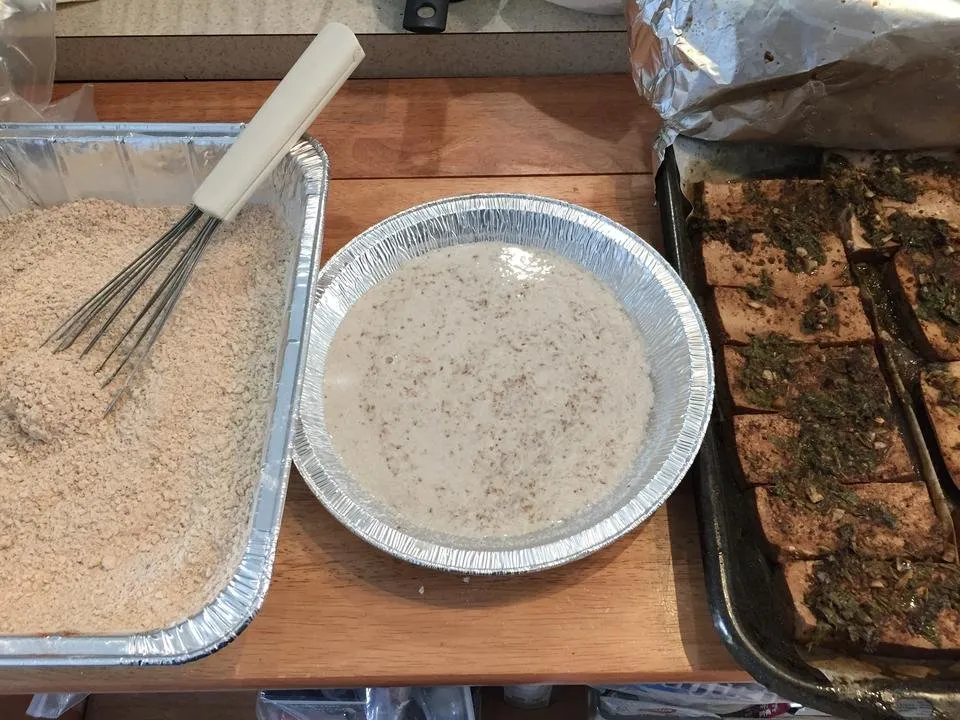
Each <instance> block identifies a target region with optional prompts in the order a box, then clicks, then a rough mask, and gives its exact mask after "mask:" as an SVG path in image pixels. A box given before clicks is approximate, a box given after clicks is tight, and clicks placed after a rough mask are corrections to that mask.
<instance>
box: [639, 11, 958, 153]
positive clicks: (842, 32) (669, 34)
mask: <svg viewBox="0 0 960 720" xmlns="http://www.w3.org/2000/svg"><path fill="white" fill-rule="evenodd" d="M627 17H628V21H629V26H630V56H631V64H632V67H633V75H634V79H635V81H636V83H637V87H638V89H639V90H640V92H641V93H642V94H643V96H644V97H645V98H646V99H647V100H648V101H649V102H650V103H651V104H652V105H653V107H654V108H655V109H656V110H657V112H658V113H659V114H660V116H661V117H662V118H663V120H664V125H663V128H662V130H661V132H660V134H659V136H658V138H657V141H656V143H655V150H656V153H657V155H658V158H662V155H663V151H664V150H665V149H666V148H667V147H668V146H669V145H670V144H671V143H672V142H673V140H674V139H675V138H676V136H677V135H678V134H684V135H689V136H692V137H698V138H703V139H706V140H732V141H752V142H758V141H760V142H777V143H781V142H782V143H789V144H798V145H817V146H821V147H848V148H858V149H891V150H893V149H911V148H934V147H948V146H957V145H960V0H628V1H627Z"/></svg>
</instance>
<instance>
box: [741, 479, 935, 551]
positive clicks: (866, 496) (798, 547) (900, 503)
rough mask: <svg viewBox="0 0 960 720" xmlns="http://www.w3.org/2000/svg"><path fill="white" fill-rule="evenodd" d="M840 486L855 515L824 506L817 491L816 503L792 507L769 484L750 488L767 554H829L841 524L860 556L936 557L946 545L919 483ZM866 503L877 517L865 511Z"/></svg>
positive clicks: (839, 540) (838, 544)
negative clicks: (858, 506) (849, 529)
mask: <svg viewBox="0 0 960 720" xmlns="http://www.w3.org/2000/svg"><path fill="white" fill-rule="evenodd" d="M844 490H845V491H846V492H849V493H851V494H852V495H854V496H856V500H858V501H859V502H861V503H864V506H863V507H864V510H863V511H862V513H861V514H857V511H856V510H851V509H846V510H845V509H843V508H841V507H833V508H829V506H827V503H828V500H825V499H823V496H822V495H820V496H819V497H820V499H819V501H818V503H813V502H810V503H809V507H807V506H806V505H805V506H803V507H797V506H796V505H795V504H792V503H790V502H788V501H786V500H782V499H781V498H779V497H778V496H777V495H776V491H775V489H774V488H769V487H758V488H754V489H752V490H751V491H750V494H751V495H752V497H753V502H754V503H755V505H756V508H757V516H758V517H759V520H760V530H761V532H762V533H763V538H764V541H765V542H766V546H767V550H768V552H769V554H770V555H771V556H772V557H773V558H775V559H776V560H777V561H778V562H785V561H787V560H806V559H811V558H817V557H823V556H824V555H829V554H830V553H834V552H836V551H838V550H840V549H841V548H842V547H844V545H845V543H846V542H848V540H845V539H844V534H843V532H841V528H842V527H844V526H851V527H852V528H853V534H852V539H850V540H849V542H851V543H852V545H853V548H854V549H855V550H856V552H857V554H858V555H860V556H862V557H869V558H913V559H938V558H940V557H941V556H942V555H943V554H944V553H945V552H946V549H947V548H948V547H949V546H950V542H951V541H950V535H949V533H948V531H947V529H945V528H944V527H943V525H942V523H941V522H940V520H939V518H938V517H937V513H936V511H935V510H934V508H933V502H932V501H931V500H930V496H929V494H928V492H927V486H926V485H925V484H924V483H922V482H908V483H867V484H864V485H847V486H844ZM812 492H813V491H812V490H811V493H812ZM824 506H827V507H824ZM867 507H869V508H872V509H874V512H876V513H882V514H883V517H882V518H881V517H874V516H873V515H868V514H867V512H868V511H867V510H866V508H867ZM894 519H895V523H891V522H890V520H894Z"/></svg>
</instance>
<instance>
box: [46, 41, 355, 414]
mask: <svg viewBox="0 0 960 720" xmlns="http://www.w3.org/2000/svg"><path fill="white" fill-rule="evenodd" d="M363 57H364V54H363V50H362V49H361V47H360V44H359V43H358V42H357V38H356V36H355V35H354V34H353V32H351V31H350V29H349V28H348V27H346V26H345V25H341V24H339V23H331V24H329V25H327V26H326V27H325V28H324V29H323V30H321V31H320V33H319V34H318V35H317V37H316V38H314V40H313V42H311V43H310V45H309V46H308V47H307V49H306V50H305V51H304V53H303V55H301V56H300V58H299V59H298V60H297V62H296V63H295V64H294V65H293V67H292V68H291V69H290V71H289V72H288V73H287V74H286V76H285V77H284V78H283V80H282V81H281V82H280V84H279V85H277V87H276V89H275V90H274V91H273V92H272V93H271V94H270V97H268V98H267V100H266V102H264V104H263V106H262V107H261V108H260V110H258V111H257V114H256V115H255V116H254V117H253V119H252V120H251V121H250V123H249V124H248V125H247V126H246V127H245V128H244V129H243V130H242V131H241V133H240V135H239V136H238V137H237V139H236V141H235V142H234V143H233V145H232V146H231V147H230V149H229V150H228V151H227V152H226V154H225V155H224V156H223V158H222V159H221V160H220V162H218V163H217V165H216V167H214V169H213V170H212V171H211V172H210V174H209V175H208V176H207V178H206V179H205V180H204V181H203V183H202V184H201V185H200V187H198V188H197V190H196V192H195V193H194V194H193V205H192V206H191V207H190V209H189V210H187V212H186V214H185V215H184V216H183V217H182V218H181V219H180V220H179V221H178V222H177V223H176V224H174V225H173V227H171V228H170V230H168V231H167V232H166V233H165V234H164V235H163V236H162V237H161V238H160V239H159V240H157V241H156V242H154V243H153V244H152V245H151V246H150V247H149V248H147V249H146V250H145V251H144V252H143V253H141V254H140V255H139V256H138V257H137V258H136V259H134V260H133V262H131V263H130V264H129V265H127V266H126V267H125V268H123V269H122V270H121V271H120V272H119V273H117V274H116V275H115V276H114V277H113V279H111V280H110V281H109V282H108V283H107V284H106V285H104V286H103V287H102V288H101V289H100V290H99V292H97V293H96V294H95V295H93V296H92V297H91V298H89V299H88V300H87V301H86V302H84V303H83V304H82V305H81V306H80V307H79V308H77V310H76V311H75V312H74V313H73V314H72V315H71V316H70V317H68V318H67V319H66V320H64V322H63V323H62V324H61V325H60V326H59V327H58V328H57V329H56V330H54V331H53V332H52V333H51V334H50V336H49V337H48V338H47V339H46V340H45V341H44V345H46V344H47V343H52V344H53V348H54V352H60V351H63V350H66V349H67V348H69V347H71V346H72V345H73V344H74V343H75V342H76V341H77V339H78V338H80V337H81V336H82V335H85V334H87V333H88V332H90V333H92V335H91V336H90V339H89V340H88V341H87V344H86V346H85V347H84V349H83V351H82V352H81V353H80V357H83V356H85V355H87V354H88V353H89V352H90V351H91V350H92V349H93V348H94V347H95V346H96V345H97V344H98V343H99V342H100V341H101V340H102V339H103V338H104V337H105V336H106V335H107V331H108V330H109V329H110V327H111V326H112V325H113V324H114V322H115V321H116V320H117V318H118V317H120V315H121V314H122V313H123V312H124V311H125V310H126V309H127V308H128V307H129V308H130V310H129V311H128V314H132V313H133V312H136V308H135V307H134V306H132V305H131V303H132V302H133V300H134V298H135V297H137V296H139V295H144V296H147V295H148V294H149V296H148V297H147V300H146V302H145V303H144V306H143V308H142V309H141V310H140V311H139V312H137V314H136V316H135V318H134V320H133V321H132V322H131V323H130V325H129V326H128V327H127V329H126V331H125V332H123V333H122V335H121V336H120V339H119V340H117V341H115V343H114V344H113V346H112V347H111V348H110V350H109V351H108V353H107V355H106V357H105V358H104V359H103V362H102V363H100V366H99V367H98V368H97V370H96V372H98V373H99V372H101V371H103V370H104V369H105V368H106V367H107V364H108V363H109V362H110V360H111V359H112V358H114V357H116V366H115V368H114V369H113V370H112V372H110V374H109V375H108V376H107V377H106V378H105V379H104V380H103V384H102V386H103V387H106V386H107V385H109V384H110V383H111V382H113V380H114V379H116V378H117V377H118V375H120V373H121V371H122V370H123V369H124V368H127V373H126V375H125V382H124V384H123V386H122V387H121V388H120V389H119V390H118V391H117V392H116V393H115V394H114V396H113V398H112V400H111V402H110V404H109V406H108V407H107V409H106V412H107V413H109V412H110V411H111V410H112V409H113V408H114V407H115V406H116V404H117V402H118V401H119V399H120V398H121V397H122V396H123V394H124V392H125V391H126V390H127V388H128V387H129V385H130V382H131V380H132V379H133V378H134V377H135V376H136V374H137V373H138V371H139V370H140V368H141V366H142V365H143V362H144V361H145V360H146V358H147V355H148V354H149V353H150V350H151V348H152V347H153V345H154V343H155V342H156V340H157V337H158V336H159V335H160V332H161V331H162V330H163V326H164V324H165V323H166V321H167V319H168V318H169V317H170V314H171V313H172V312H173V309H174V307H175V306H176V304H177V301H178V300H179V299H180V296H181V295H182V294H183V290H184V288H185V287H186V285H187V282H188V281H189V279H190V275H191V274H192V273H193V270H194V268H196V266H197V264H198V263H199V262H200V259H201V257H202V256H203V252H204V250H205V249H206V248H207V246H208V245H209V243H210V238H211V237H212V236H213V234H214V232H215V231H216V229H217V228H218V227H219V226H220V224H221V223H223V222H229V221H230V220H232V219H233V218H234V216H236V214H237V213H238V212H239V211H240V209H241V208H242V207H243V205H244V204H245V203H246V201H247V200H248V199H249V198H250V196H251V195H252V194H253V193H254V192H255V191H256V189H257V188H258V187H259V186H260V184H261V183H262V182H263V180H264V179H266V178H267V177H268V176H269V175H270V173H271V172H272V171H273V169H274V168H275V167H276V166H277V164H278V163H279V162H280V160H281V159H282V158H283V156H284V155H286V153H287V152H288V151H289V150H290V148H292V147H293V146H294V144H296V142H297V141H298V140H299V139H300V137H301V136H302V135H303V133H304V131H305V130H306V129H307V127H308V126H309V125H310V123H312V122H313V120H314V118H316V116H317V115H318V114H319V112H320V111H321V110H322V109H323V108H324V107H325V106H326V105H327V103H328V102H330V100H331V98H333V96H334V95H335V94H336V92H337V90H339V89H340V87H341V86H342V85H343V83H344V82H345V81H346V79H347V78H348V77H349V76H350V74H351V73H352V72H353V70H354V68H356V67H357V65H359V64H360V61H361V60H363ZM194 229H195V232H193V233H191V230H194ZM178 248H180V249H181V250H180V255H179V256H176V255H174V257H175V258H176V260H175V262H174V265H173V268H172V269H171V270H170V271H169V273H168V274H167V275H166V277H164V278H162V280H160V282H159V284H157V285H156V287H155V288H153V290H152V292H150V291H149V289H146V290H145V286H147V287H148V288H149V287H152V285H153V284H154V283H151V282H150V281H151V279H152V278H153V276H154V274H155V273H157V271H158V269H159V268H160V267H161V266H162V265H163V264H164V261H166V260H167V258H168V257H170V256H171V253H173V252H174V250H176V249H178Z"/></svg>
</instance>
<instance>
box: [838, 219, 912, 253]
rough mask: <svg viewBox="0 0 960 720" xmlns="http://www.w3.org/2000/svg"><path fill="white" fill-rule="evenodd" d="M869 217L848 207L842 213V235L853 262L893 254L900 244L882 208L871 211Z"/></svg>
mask: <svg viewBox="0 0 960 720" xmlns="http://www.w3.org/2000/svg"><path fill="white" fill-rule="evenodd" d="M869 212H870V215H869V223H868V222H867V220H868V218H866V217H863V216H862V214H861V215H858V214H857V213H856V212H854V210H853V208H848V209H847V210H845V211H844V212H842V213H841V215H840V237H841V238H842V239H843V244H844V246H845V247H846V248H847V252H848V253H849V254H850V260H851V261H852V262H861V261H865V260H871V259H877V258H881V257H890V256H892V255H893V254H894V253H895V252H896V251H897V249H898V248H899V247H900V245H899V244H898V243H897V242H895V241H894V239H893V232H892V231H891V230H890V226H889V224H888V223H887V220H886V217H885V216H884V215H883V214H881V208H879V207H878V208H877V211H876V212H874V211H873V210H872V209H871V210H870V211H869Z"/></svg>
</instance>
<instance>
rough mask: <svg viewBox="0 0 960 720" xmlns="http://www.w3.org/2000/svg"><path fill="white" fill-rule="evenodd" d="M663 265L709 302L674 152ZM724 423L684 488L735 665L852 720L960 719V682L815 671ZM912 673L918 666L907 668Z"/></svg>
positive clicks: (660, 191) (713, 425) (710, 593)
mask: <svg viewBox="0 0 960 720" xmlns="http://www.w3.org/2000/svg"><path fill="white" fill-rule="evenodd" d="M656 197H657V204H658V206H659V209H660V222H661V226H662V228H663V238H664V246H665V252H666V256H667V259H668V260H669V261H670V262H671V263H672V264H673V265H674V267H675V268H676V269H677V272H678V273H680V276H681V277H682V278H683V280H684V282H686V283H687V285H688V287H689V288H690V291H691V292H692V293H693V295H694V297H695V298H696V300H697V303H698V304H699V305H700V306H701V308H705V305H704V303H703V300H704V297H705V290H706V289H705V288H704V287H702V286H700V281H699V279H698V277H699V275H698V273H697V272H696V265H695V258H694V256H693V253H692V250H693V247H692V245H691V242H690V238H689V236H688V235H687V229H686V217H687V215H688V214H689V210H690V204H689V202H688V201H687V200H686V198H685V197H684V196H683V192H682V186H681V182H680V172H679V170H678V167H677V162H676V158H675V157H674V154H673V149H672V148H670V149H668V150H667V153H666V156H665V158H664V162H663V163H662V164H661V166H660V169H659V171H658V172H657V178H656ZM723 421H724V420H723V417H722V416H721V412H720V410H719V409H718V405H715V406H714V411H713V418H712V420H711V422H710V426H709V427H708V429H707V433H706V436H705V437H704V441H703V444H702V445H701V449H700V453H699V455H698V456H697V460H696V462H695V463H694V465H693V467H692V468H691V470H690V473H689V475H688V478H689V479H688V480H687V482H691V483H692V484H693V485H694V488H695V497H696V506H697V515H698V519H699V527H700V546H701V551H702V554H703V566H704V575H705V579H706V585H707V598H708V601H709V603H710V611H711V615H712V617H713V624H714V627H715V628H716V630H717V632H718V633H719V635H720V638H721V640H722V641H723V643H724V645H725V646H726V647H727V649H728V650H729V651H730V654H731V655H733V657H734V659H735V660H736V661H737V662H738V663H740V665H741V666H743V668H744V669H746V670H747V672H749V673H750V674H751V675H752V676H753V677H754V678H756V680H757V681H758V682H760V683H762V684H763V685H765V686H766V687H768V688H769V689H770V690H772V691H774V692H776V693H778V694H780V695H782V696H783V697H785V698H788V699H790V700H792V701H794V702H798V703H802V704H803V705H806V706H809V707H812V708H815V709H817V710H820V711H822V712H826V713H830V714H832V715H836V716H839V717H843V718H850V719H851V720H854V719H857V720H860V719H863V720H902V719H903V716H902V715H901V714H900V713H898V712H897V711H896V709H895V707H896V705H897V703H898V702H899V701H902V700H906V701H911V700H914V701H915V700H923V701H926V702H928V703H930V705H932V706H933V707H934V712H935V715H934V717H938V718H960V682H958V681H957V680H956V679H951V680H944V679H878V680H860V681H846V682H832V681H831V680H829V679H828V678H827V677H826V676H824V675H823V674H822V673H821V672H820V671H819V670H817V669H816V668H814V667H813V666H811V665H810V664H809V663H808V662H807V660H806V659H805V658H804V657H803V655H802V654H801V652H800V648H799V647H798V646H797V644H796V642H795V641H794V639H793V637H792V634H791V633H790V632H789V629H788V623H787V622H786V617H787V616H786V614H785V613H786V609H785V607H784V605H785V602H784V597H783V590H782V588H781V587H780V586H779V585H778V584H777V582H776V578H775V577H774V574H773V572H772V569H771V567H770V565H769V563H768V562H767V561H766V559H765V558H764V557H763V554H762V552H761V550H760V547H759V544H758V543H757V542H756V541H755V540H754V538H753V537H751V534H750V527H751V524H752V519H751V518H750V517H748V516H747V513H746V509H745V507H744V503H743V499H742V496H741V494H740V490H739V488H738V485H737V481H736V479H735V477H734V470H733V466H732V459H731V458H732V454H731V452H730V449H728V448H725V447H724V439H723V438H724V434H723V433H722V432H721V431H720V428H721V423H722V422H723ZM904 664H910V665H913V666H917V665H922V664H923V663H918V662H917V661H906V660H905V661H904Z"/></svg>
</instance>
